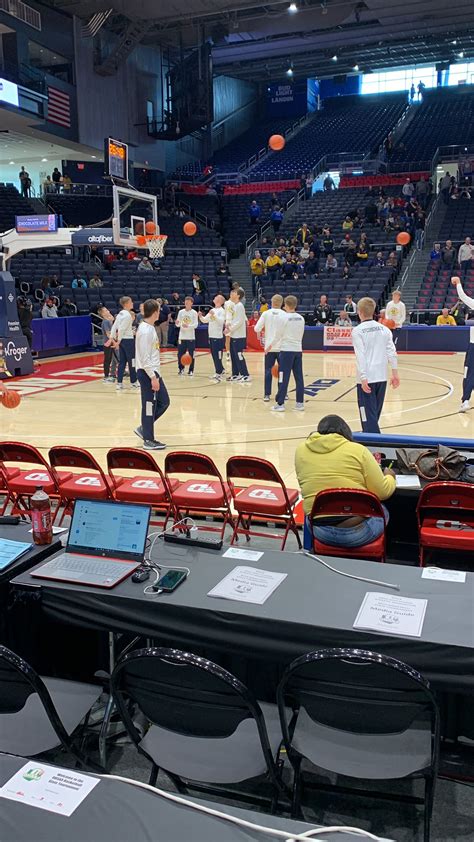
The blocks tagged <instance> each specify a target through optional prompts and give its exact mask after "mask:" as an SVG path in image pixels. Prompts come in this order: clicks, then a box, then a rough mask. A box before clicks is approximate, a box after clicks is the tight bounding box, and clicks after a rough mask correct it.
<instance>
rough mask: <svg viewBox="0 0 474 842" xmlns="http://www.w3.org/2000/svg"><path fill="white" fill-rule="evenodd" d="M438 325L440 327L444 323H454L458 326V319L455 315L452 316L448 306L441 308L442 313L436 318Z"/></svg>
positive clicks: (453, 324)
mask: <svg viewBox="0 0 474 842" xmlns="http://www.w3.org/2000/svg"><path fill="white" fill-rule="evenodd" d="M436 325H437V326H438V327H439V326H444V325H452V326H454V327H456V319H455V318H454V316H450V314H449V310H448V308H447V307H443V309H442V310H441V314H440V315H439V316H438V318H437V319H436Z"/></svg>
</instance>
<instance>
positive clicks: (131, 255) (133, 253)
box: [127, 249, 140, 262]
mask: <svg viewBox="0 0 474 842" xmlns="http://www.w3.org/2000/svg"><path fill="white" fill-rule="evenodd" d="M127 260H129V261H130V262H132V260H137V261H139V260H140V258H139V256H138V252H137V250H136V249H130V250H129V251H127Z"/></svg>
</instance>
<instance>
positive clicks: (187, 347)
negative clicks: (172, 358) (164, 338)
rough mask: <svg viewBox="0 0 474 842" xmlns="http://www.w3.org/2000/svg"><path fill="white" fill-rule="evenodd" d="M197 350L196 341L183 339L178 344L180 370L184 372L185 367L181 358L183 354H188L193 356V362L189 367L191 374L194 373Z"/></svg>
mask: <svg viewBox="0 0 474 842" xmlns="http://www.w3.org/2000/svg"><path fill="white" fill-rule="evenodd" d="M195 348H196V341H195V340H194V339H183V340H182V341H181V342H178V370H179V371H184V365H183V363H182V362H181V357H182V356H183V354H185V353H186V351H187V352H188V354H191V356H192V358H193V359H192V362H191V365H190V366H189V373H190V374H192V373H193V371H194V351H195Z"/></svg>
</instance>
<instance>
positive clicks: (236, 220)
mask: <svg viewBox="0 0 474 842" xmlns="http://www.w3.org/2000/svg"><path fill="white" fill-rule="evenodd" d="M294 193H295V191H293V190H283V191H281V192H279V193H278V194H277V195H278V200H279V202H280V204H281V205H285V203H286V202H287V201H288V200H289V199H291V197H292V196H294ZM253 199H255V200H256V201H257V203H258V205H259V207H260V208H261V211H262V213H261V216H260V219H259V224H258V225H253V224H252V223H251V222H250V221H249V207H250V204H251V202H252V200H253ZM271 199H272V194H271V193H260V194H259V195H255V196H252V195H245V196H224V197H223V199H222V222H223V237H224V243H225V245H226V246H227V249H228V250H229V254H230V255H231V257H233V256H237V254H238V253H240V252H242V251H243V250H244V246H245V242H246V240H248V238H249V237H251V236H252V234H255V231H256V230H258V229H259V228H260V227H261V226H262V225H263V224H264V223H265V222H268V220H269V219H270V214H271V211H272V206H271Z"/></svg>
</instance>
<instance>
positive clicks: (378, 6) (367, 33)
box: [44, 0, 474, 81]
mask: <svg viewBox="0 0 474 842" xmlns="http://www.w3.org/2000/svg"><path fill="white" fill-rule="evenodd" d="M44 3H45V5H49V6H53V7H55V8H58V9H61V10H62V11H64V12H67V13H69V14H74V15H77V16H79V17H80V18H81V19H82V20H83V21H84V23H87V21H88V20H90V18H91V17H92V16H93V15H94V14H95V13H97V12H100V11H108V10H109V9H110V8H111V3H110V0H44ZM289 3H290V0H276V2H271V3H265V4H263V5H262V4H256V3H252V2H251V0H158V2H157V0H134V2H133V3H130V0H113V10H112V13H111V14H110V16H109V17H108V19H107V21H106V23H105V26H106V27H107V28H108V29H112V30H113V31H115V32H116V33H117V34H120V33H122V32H123V31H124V30H125V28H126V27H127V25H128V24H129V23H130V21H131V20H132V21H136V20H140V21H146V22H147V23H148V29H147V30H146V31H145V34H144V35H143V37H142V42H143V43H145V44H160V45H164V46H169V47H171V48H174V47H176V48H177V47H178V46H179V45H180V44H182V45H183V46H184V48H190V47H193V46H196V45H197V44H198V43H199V41H200V40H202V39H203V38H210V39H212V42H213V45H214V46H213V61H214V69H215V72H219V73H226V74H229V75H232V76H238V77H240V78H246V79H250V80H253V81H266V80H269V79H272V78H273V79H274V78H279V77H281V75H282V74H283V73H284V71H285V70H286V68H287V67H288V64H289V63H290V62H292V65H293V71H294V76H295V77H298V76H316V77H318V78H321V77H325V76H332V75H335V74H343V73H348V72H351V71H354V68H357V69H358V70H359V71H360V72H367V71H374V70H377V69H381V68H384V67H396V66H398V65H407V64H426V63H433V62H443V61H451V62H452V61H456V60H457V61H462V60H468V59H469V58H474V3H473V2H472V0H457V2H456V3H455V4H453V6H449V7H447V6H446V2H445V0H406V2H400V0H360V1H359V2H357V0H352V2H347V0H296V6H297V11H296V12H294V13H291V12H289V10H288V7H289ZM335 55H336V56H337V60H334V59H333V56H335Z"/></svg>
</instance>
